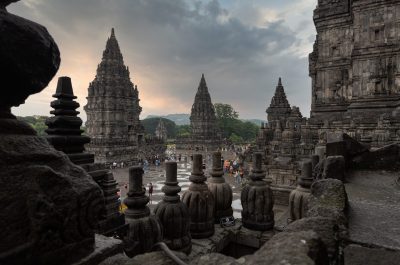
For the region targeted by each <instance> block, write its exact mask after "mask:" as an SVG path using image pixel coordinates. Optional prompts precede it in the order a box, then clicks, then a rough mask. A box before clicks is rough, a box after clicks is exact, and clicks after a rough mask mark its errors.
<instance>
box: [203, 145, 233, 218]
mask: <svg viewBox="0 0 400 265" xmlns="http://www.w3.org/2000/svg"><path fill="white" fill-rule="evenodd" d="M212 159H213V167H212V171H211V176H212V177H211V178H209V179H208V189H209V190H210V192H211V193H212V194H213V196H214V214H215V216H214V218H215V223H219V222H220V219H221V218H222V217H228V216H232V214H233V210H232V188H231V186H230V185H229V184H228V183H226V182H225V178H224V171H223V169H222V161H221V152H215V153H213V157H212Z"/></svg>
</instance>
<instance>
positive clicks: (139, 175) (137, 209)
mask: <svg viewBox="0 0 400 265" xmlns="http://www.w3.org/2000/svg"><path fill="white" fill-rule="evenodd" d="M143 173H144V172H143V169H142V167H139V166H134V167H131V168H129V192H128V194H127V195H128V197H127V198H125V200H124V203H125V205H126V206H127V207H128V209H126V211H125V212H124V213H125V220H126V223H127V224H129V228H128V235H127V237H126V239H125V253H126V254H127V255H128V256H135V255H137V254H142V253H145V252H149V251H151V250H152V248H153V246H154V244H155V243H157V242H160V241H161V240H162V228H161V224H160V222H159V219H158V218H157V217H156V216H154V215H151V214H150V209H149V207H148V206H147V203H148V202H149V200H150V199H149V197H148V196H146V195H145V193H146V191H145V190H144V189H143Z"/></svg>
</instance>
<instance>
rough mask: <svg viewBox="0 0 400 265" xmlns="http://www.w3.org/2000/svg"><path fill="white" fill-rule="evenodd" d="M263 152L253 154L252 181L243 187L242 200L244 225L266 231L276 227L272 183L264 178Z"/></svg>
mask: <svg viewBox="0 0 400 265" xmlns="http://www.w3.org/2000/svg"><path fill="white" fill-rule="evenodd" d="M262 162H263V160H262V154H261V153H255V154H254V156H253V169H252V172H251V174H250V179H251V180H250V182H249V183H248V184H246V186H244V187H243V189H242V192H241V194H240V200H241V202H242V207H243V210H242V222H243V225H244V227H246V228H249V229H253V230H258V231H265V230H270V229H272V228H273V227H274V224H275V220H274V211H273V210H272V208H273V207H274V197H273V195H272V190H271V188H270V186H269V185H270V183H268V182H266V181H264V180H263V178H264V177H265V171H263V170H262Z"/></svg>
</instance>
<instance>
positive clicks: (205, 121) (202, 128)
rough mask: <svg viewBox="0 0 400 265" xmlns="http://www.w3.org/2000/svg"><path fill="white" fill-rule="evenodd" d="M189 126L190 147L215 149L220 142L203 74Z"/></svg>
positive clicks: (213, 110)
mask: <svg viewBox="0 0 400 265" xmlns="http://www.w3.org/2000/svg"><path fill="white" fill-rule="evenodd" d="M190 128H191V131H192V135H191V139H190V144H191V147H192V149H199V150H208V151H212V150H217V149H218V147H219V145H220V144H221V135H220V133H219V130H218V125H217V118H216V116H215V109H214V105H213V104H212V102H211V96H210V93H209V92H208V87H207V83H206V79H205V78H204V74H202V76H201V80H200V84H199V87H198V89H197V93H196V96H195V98H194V103H193V105H192V111H191V113H190Z"/></svg>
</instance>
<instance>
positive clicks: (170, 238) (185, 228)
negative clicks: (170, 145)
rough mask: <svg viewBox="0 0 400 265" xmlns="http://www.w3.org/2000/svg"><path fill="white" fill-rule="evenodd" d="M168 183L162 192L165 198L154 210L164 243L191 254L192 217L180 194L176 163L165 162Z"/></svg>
mask: <svg viewBox="0 0 400 265" xmlns="http://www.w3.org/2000/svg"><path fill="white" fill-rule="evenodd" d="M165 171H166V181H165V185H164V187H162V191H163V192H164V193H165V196H164V198H163V200H162V201H161V202H159V203H158V204H157V206H156V208H155V209H154V214H155V215H156V216H157V217H158V218H159V220H160V222H161V224H162V227H163V234H164V239H163V241H164V242H165V243H166V244H167V245H168V247H169V248H170V249H172V250H176V251H182V252H185V253H186V254H189V253H190V251H191V250H192V241H191V240H192V238H191V236H190V216H189V210H188V208H187V206H186V205H185V204H184V203H183V202H181V200H180V196H179V195H178V193H179V192H180V191H181V187H179V185H178V180H177V164H176V162H174V161H168V162H165Z"/></svg>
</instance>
